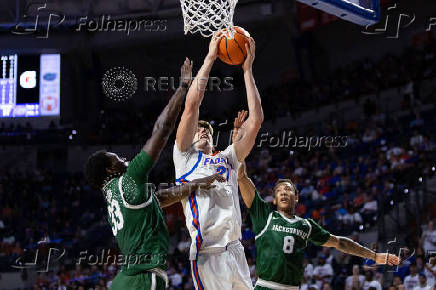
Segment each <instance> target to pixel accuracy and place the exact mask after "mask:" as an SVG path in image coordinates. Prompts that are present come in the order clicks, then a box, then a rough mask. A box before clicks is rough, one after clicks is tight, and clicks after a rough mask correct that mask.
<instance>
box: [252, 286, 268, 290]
mask: <svg viewBox="0 0 436 290" xmlns="http://www.w3.org/2000/svg"><path fill="white" fill-rule="evenodd" d="M254 290H272V289H270V288H266V287H262V286H256V287H254Z"/></svg>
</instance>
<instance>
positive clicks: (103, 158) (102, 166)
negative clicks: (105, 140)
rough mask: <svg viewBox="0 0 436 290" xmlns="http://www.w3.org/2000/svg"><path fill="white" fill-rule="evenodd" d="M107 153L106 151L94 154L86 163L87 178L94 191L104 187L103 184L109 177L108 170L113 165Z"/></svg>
mask: <svg viewBox="0 0 436 290" xmlns="http://www.w3.org/2000/svg"><path fill="white" fill-rule="evenodd" d="M106 153H107V151H106V150H100V151H97V152H94V153H93V154H92V155H91V156H89V158H88V161H86V165H85V176H86V179H87V181H88V184H89V185H90V186H91V187H92V188H94V189H101V188H102V187H103V182H104V180H105V179H106V178H107V176H108V174H107V171H106V169H107V168H109V167H111V165H112V162H111V160H110V158H109V157H108V156H107V155H106Z"/></svg>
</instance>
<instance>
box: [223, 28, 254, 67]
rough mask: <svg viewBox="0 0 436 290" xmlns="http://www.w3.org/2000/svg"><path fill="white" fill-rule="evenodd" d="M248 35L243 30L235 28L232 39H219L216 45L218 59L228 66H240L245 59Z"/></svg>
mask: <svg viewBox="0 0 436 290" xmlns="http://www.w3.org/2000/svg"><path fill="white" fill-rule="evenodd" d="M249 38H250V34H249V33H248V32H247V31H245V30H244V29H243V28H241V27H238V26H235V34H234V37H233V39H230V36H227V35H226V34H225V36H224V37H223V38H221V40H220V43H219V45H218V57H219V59H220V60H222V61H223V62H225V63H227V64H230V65H240V64H242V63H243V62H244V60H245V58H246V57H247V51H246V49H245V44H246V43H248V39H249Z"/></svg>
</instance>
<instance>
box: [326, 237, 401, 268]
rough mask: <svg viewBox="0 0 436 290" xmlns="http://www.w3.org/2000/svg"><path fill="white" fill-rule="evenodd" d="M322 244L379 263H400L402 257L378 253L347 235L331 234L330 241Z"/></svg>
mask: <svg viewBox="0 0 436 290" xmlns="http://www.w3.org/2000/svg"><path fill="white" fill-rule="evenodd" d="M322 246H323V247H330V248H336V249H338V250H339V251H341V252H343V253H346V254H350V255H353V256H358V257H361V258H364V259H371V260H374V261H375V262H376V263H377V264H383V265H385V264H388V265H390V266H392V265H398V264H399V263H400V259H399V258H398V257H397V256H396V255H394V254H389V253H376V252H374V251H372V250H370V249H368V248H366V247H364V246H361V245H360V244H358V243H356V242H355V241H353V240H351V239H349V238H346V237H341V236H335V235H330V238H329V239H328V241H327V242H326V243H324V244H323V245H322Z"/></svg>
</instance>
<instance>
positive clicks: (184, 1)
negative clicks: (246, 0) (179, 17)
mask: <svg viewBox="0 0 436 290" xmlns="http://www.w3.org/2000/svg"><path fill="white" fill-rule="evenodd" d="M180 2H181V6H182V13H183V21H184V30H185V34H187V33H188V32H191V33H196V32H200V34H201V35H202V36H204V37H209V36H211V35H213V33H215V32H216V31H218V30H221V29H224V28H227V29H228V31H230V34H231V36H233V13H234V12H235V6H236V3H238V0H180Z"/></svg>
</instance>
